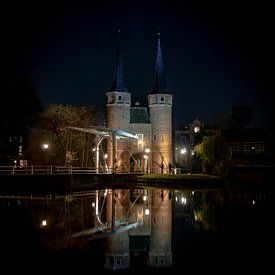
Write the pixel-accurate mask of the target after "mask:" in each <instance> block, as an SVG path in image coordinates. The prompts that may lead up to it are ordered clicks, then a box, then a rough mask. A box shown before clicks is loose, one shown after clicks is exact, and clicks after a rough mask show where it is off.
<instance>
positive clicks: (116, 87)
mask: <svg viewBox="0 0 275 275" xmlns="http://www.w3.org/2000/svg"><path fill="white" fill-rule="evenodd" d="M111 91H118V92H128V90H127V88H126V85H125V83H124V74H123V67H122V58H121V52H120V29H118V39H117V51H116V57H115V72H114V76H113V81H112V84H111Z"/></svg>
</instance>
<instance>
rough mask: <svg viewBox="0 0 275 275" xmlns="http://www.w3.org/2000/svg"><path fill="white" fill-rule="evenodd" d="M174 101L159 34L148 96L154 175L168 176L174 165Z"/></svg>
mask: <svg viewBox="0 0 275 275" xmlns="http://www.w3.org/2000/svg"><path fill="white" fill-rule="evenodd" d="M172 101H173V96H172V94H171V93H170V91H169V90H168V89H167V86H166V80H165V75H164V66H163V59H162V51H161V46H160V33H158V45H157V59H156V70H155V79H154V82H153V87H152V90H151V92H150V94H149V95H148V106H149V112H150V118H151V123H152V168H151V172H152V173H164V174H167V173H169V170H170V169H169V168H170V166H171V164H172V158H173V156H172Z"/></svg>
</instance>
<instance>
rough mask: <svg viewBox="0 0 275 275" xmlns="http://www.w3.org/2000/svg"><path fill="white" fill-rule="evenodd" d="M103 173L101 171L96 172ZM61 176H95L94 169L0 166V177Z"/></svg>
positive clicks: (48, 166)
mask: <svg viewBox="0 0 275 275" xmlns="http://www.w3.org/2000/svg"><path fill="white" fill-rule="evenodd" d="M98 172H99V173H103V172H104V171H103V169H99V170H98ZM62 174H96V169H95V167H72V166H53V165H45V166H43V165H30V166H24V167H21V166H0V175H62Z"/></svg>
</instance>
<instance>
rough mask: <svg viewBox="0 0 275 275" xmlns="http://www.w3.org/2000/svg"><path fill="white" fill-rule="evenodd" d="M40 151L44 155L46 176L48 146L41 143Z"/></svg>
mask: <svg viewBox="0 0 275 275" xmlns="http://www.w3.org/2000/svg"><path fill="white" fill-rule="evenodd" d="M42 150H43V151H44V152H45V155H44V166H45V170H44V172H45V174H46V171H47V152H48V150H49V144H48V143H43V144H42Z"/></svg>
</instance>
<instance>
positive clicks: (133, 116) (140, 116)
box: [130, 107, 151, 123]
mask: <svg viewBox="0 0 275 275" xmlns="http://www.w3.org/2000/svg"><path fill="white" fill-rule="evenodd" d="M130 123H151V121H150V117H149V113H148V110H147V108H146V107H131V109H130Z"/></svg>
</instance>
